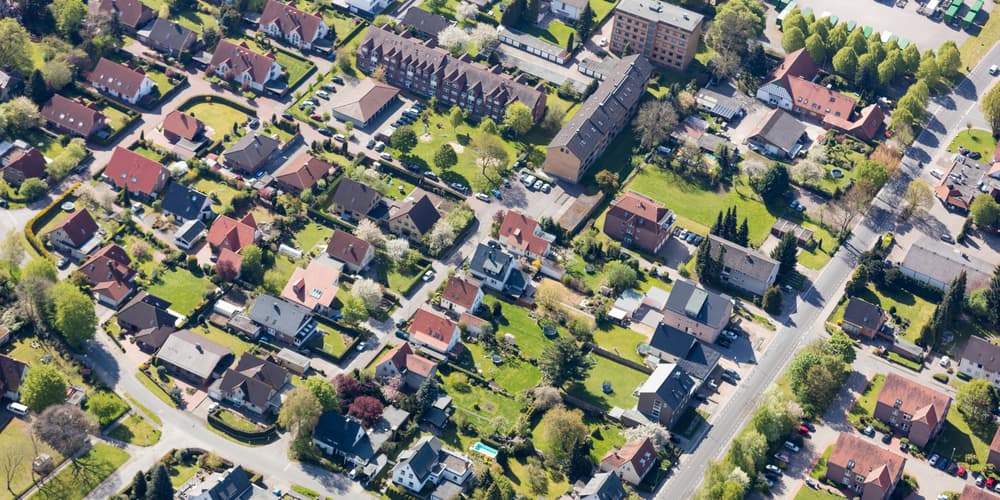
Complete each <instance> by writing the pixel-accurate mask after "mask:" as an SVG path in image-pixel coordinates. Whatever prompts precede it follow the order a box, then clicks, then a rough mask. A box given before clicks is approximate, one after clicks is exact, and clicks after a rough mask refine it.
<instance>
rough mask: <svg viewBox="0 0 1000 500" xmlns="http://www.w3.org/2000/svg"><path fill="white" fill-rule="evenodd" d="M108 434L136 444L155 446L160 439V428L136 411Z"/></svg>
mask: <svg viewBox="0 0 1000 500" xmlns="http://www.w3.org/2000/svg"><path fill="white" fill-rule="evenodd" d="M108 435H109V436H110V437H111V438H113V439H117V440H119V441H124V442H126V443H132V444H134V445H136V446H153V445H154V444H156V443H157V441H159V440H160V430H159V429H157V428H155V427H153V426H152V425H151V424H150V423H149V421H147V420H146V419H144V418H142V417H141V416H139V415H137V414H135V413H133V414H131V415H129V416H128V417H126V418H125V420H123V421H122V422H121V423H120V424H119V425H118V427H115V428H114V430H112V431H111V433H110V434H108Z"/></svg>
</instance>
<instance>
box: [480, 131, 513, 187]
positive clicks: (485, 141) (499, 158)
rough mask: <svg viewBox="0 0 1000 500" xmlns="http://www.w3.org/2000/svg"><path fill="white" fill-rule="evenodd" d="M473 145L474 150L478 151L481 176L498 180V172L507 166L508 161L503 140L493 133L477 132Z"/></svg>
mask: <svg viewBox="0 0 1000 500" xmlns="http://www.w3.org/2000/svg"><path fill="white" fill-rule="evenodd" d="M474 146H475V149H476V152H477V153H479V163H480V165H481V166H482V174H483V176H484V177H486V178H487V179H491V180H495V181H499V177H500V173H501V172H503V171H504V170H505V169H506V168H507V163H508V162H509V161H510V156H509V155H508V153H507V148H506V147H504V143H503V141H501V140H500V139H499V138H497V136H495V135H490V134H479V136H478V137H476V140H475V141H474ZM491 174H492V175H491Z"/></svg>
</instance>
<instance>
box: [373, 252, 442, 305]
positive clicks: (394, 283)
mask: <svg viewBox="0 0 1000 500" xmlns="http://www.w3.org/2000/svg"><path fill="white" fill-rule="evenodd" d="M411 252H413V254H411V256H416V255H419V253H416V251H414V250H411ZM375 262H376V264H375V272H376V273H377V275H378V281H379V282H380V283H383V284H385V285H386V286H388V287H389V289H390V290H392V291H394V292H396V293H398V294H400V295H403V296H406V295H408V294H409V293H410V290H412V289H413V287H414V286H416V285H417V283H419V282H420V279H421V277H422V276H423V275H424V273H426V272H427V271H428V270H429V269H430V268H431V264H432V263H431V261H429V260H427V259H425V258H424V257H418V258H412V257H411V258H407V259H404V262H393V261H392V260H391V259H390V258H389V256H387V255H386V254H385V253H383V252H382V251H381V250H380V251H379V252H378V256H377V258H376V260H375Z"/></svg>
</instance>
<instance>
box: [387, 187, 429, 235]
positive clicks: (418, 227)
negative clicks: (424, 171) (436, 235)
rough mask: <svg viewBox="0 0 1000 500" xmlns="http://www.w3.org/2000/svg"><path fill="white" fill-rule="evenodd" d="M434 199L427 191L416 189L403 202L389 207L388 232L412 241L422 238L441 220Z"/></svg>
mask: <svg viewBox="0 0 1000 500" xmlns="http://www.w3.org/2000/svg"><path fill="white" fill-rule="evenodd" d="M434 199H437V198H436V197H435V198H434ZM434 199H432V198H431V195H430V194H428V193H427V191H424V190H423V189H420V188H416V189H414V190H413V192H411V193H410V195H409V196H407V197H406V199H405V200H403V201H401V202H399V203H394V204H393V205H392V206H390V207H389V216H388V224H389V232H391V233H392V234H396V235H399V236H403V237H406V238H409V239H412V240H419V239H420V238H423V237H424V235H425V234H427V233H428V232H430V230H431V228H432V227H434V224H435V223H436V222H437V221H438V219H440V218H441V213H440V212H438V209H437V207H435V203H434Z"/></svg>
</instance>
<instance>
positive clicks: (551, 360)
mask: <svg viewBox="0 0 1000 500" xmlns="http://www.w3.org/2000/svg"><path fill="white" fill-rule="evenodd" d="M590 366H591V363H590V360H589V359H587V357H586V355H585V354H584V353H583V351H582V350H581V349H580V348H579V347H578V346H577V345H576V342H575V341H574V340H573V339H570V338H563V337H560V338H559V339H558V340H556V341H555V342H553V343H551V344H549V346H548V347H546V348H545V350H544V351H542V355H541V357H539V359H538V367H539V368H540V369H541V371H542V376H543V377H544V378H545V380H546V381H548V383H549V384H550V385H552V386H553V387H556V388H559V387H562V386H563V384H565V383H566V382H569V381H571V380H583V379H584V378H586V376H587V372H588V371H589V370H590Z"/></svg>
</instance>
